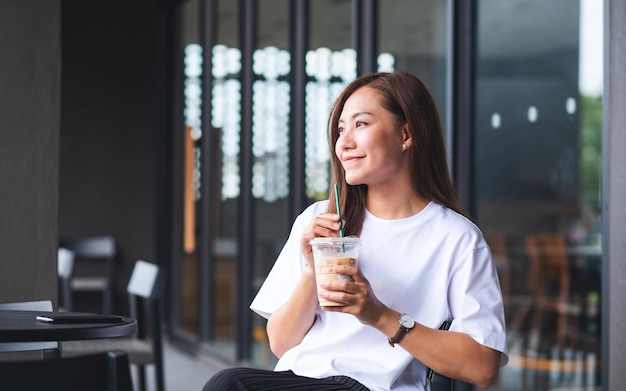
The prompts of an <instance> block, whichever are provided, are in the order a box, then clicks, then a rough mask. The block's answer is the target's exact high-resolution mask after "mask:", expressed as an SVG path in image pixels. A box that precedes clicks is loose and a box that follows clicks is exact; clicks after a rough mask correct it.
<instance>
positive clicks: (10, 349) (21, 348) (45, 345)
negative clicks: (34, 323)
mask: <svg viewBox="0 0 626 391" xmlns="http://www.w3.org/2000/svg"><path fill="white" fill-rule="evenodd" d="M0 310H22V311H42V312H50V311H53V310H54V306H53V305H52V301H51V300H41V301H23V302H16V303H0ZM36 350H41V357H42V358H43V359H49V358H58V357H59V356H60V355H59V343H58V342H56V341H51V342H0V352H2V353H14V352H29V351H36Z"/></svg>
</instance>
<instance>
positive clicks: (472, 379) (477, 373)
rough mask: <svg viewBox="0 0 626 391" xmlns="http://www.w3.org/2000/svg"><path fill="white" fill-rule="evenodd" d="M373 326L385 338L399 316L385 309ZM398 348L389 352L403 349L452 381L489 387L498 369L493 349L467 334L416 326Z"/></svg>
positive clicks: (394, 331) (395, 330) (393, 331)
mask: <svg viewBox="0 0 626 391" xmlns="http://www.w3.org/2000/svg"><path fill="white" fill-rule="evenodd" d="M384 314H385V315H383V316H381V317H380V318H379V320H378V322H377V323H376V324H374V325H373V326H374V327H375V328H377V329H378V330H380V331H381V332H382V333H383V334H385V335H387V336H390V337H391V336H393V335H395V334H396V332H397V331H398V327H399V323H398V318H399V316H400V313H398V312H397V311H393V310H390V309H387V310H386V311H385V312H384ZM399 345H400V346H401V347H399V346H396V347H393V348H392V347H391V346H389V349H402V348H404V349H405V350H407V351H408V352H409V353H411V355H413V356H414V357H415V358H417V359H418V360H420V361H421V362H423V363H424V364H425V365H427V366H428V367H430V368H431V369H432V370H433V371H435V372H437V373H439V374H441V375H443V376H447V377H450V378H453V379H458V380H462V381H465V382H468V383H472V384H475V385H476V386H478V387H481V388H487V387H490V386H491V385H492V384H493V382H494V381H495V380H496V378H497V376H498V372H499V370H500V355H501V353H500V352H499V351H497V350H494V349H491V348H489V347H486V346H483V345H481V344H479V343H478V342H476V341H475V340H474V339H473V338H472V337H470V336H469V335H467V334H464V333H460V332H455V331H443V330H438V329H431V328H429V327H426V326H424V325H421V324H419V323H415V327H414V328H413V329H411V330H410V331H409V332H408V333H407V334H405V335H404V337H403V338H402V340H401V341H400V343H399Z"/></svg>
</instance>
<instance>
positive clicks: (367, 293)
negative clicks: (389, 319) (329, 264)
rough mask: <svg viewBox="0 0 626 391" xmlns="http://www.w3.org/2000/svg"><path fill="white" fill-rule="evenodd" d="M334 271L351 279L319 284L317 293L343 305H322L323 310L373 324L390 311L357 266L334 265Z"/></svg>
mask: <svg viewBox="0 0 626 391" xmlns="http://www.w3.org/2000/svg"><path fill="white" fill-rule="evenodd" d="M334 271H335V272H337V273H339V274H343V275H347V276H350V277H352V279H353V280H354V281H353V282H352V281H332V282H324V283H321V284H320V285H319V288H318V295H319V296H320V297H323V298H325V299H328V300H332V301H337V302H340V303H344V304H345V306H341V307H340V306H337V307H322V308H323V309H324V310H325V311H334V312H344V313H347V314H352V315H354V316H356V318H357V319H358V320H359V321H360V322H361V323H363V324H366V325H370V326H374V325H376V323H377V322H378V321H379V319H380V317H381V316H382V315H383V313H385V312H389V311H391V310H390V309H389V308H388V307H387V306H386V305H384V304H383V303H382V302H380V300H378V298H377V297H376V295H375V294H374V291H373V290H372V286H371V285H370V283H369V281H368V280H367V278H365V276H363V274H362V273H361V271H360V270H359V269H358V267H354V266H335V267H334Z"/></svg>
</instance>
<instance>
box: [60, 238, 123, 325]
mask: <svg viewBox="0 0 626 391" xmlns="http://www.w3.org/2000/svg"><path fill="white" fill-rule="evenodd" d="M59 247H61V248H66V249H68V250H71V251H72V252H73V253H74V270H73V276H72V278H71V284H70V286H71V288H70V289H71V291H72V292H100V293H101V294H102V312H103V313H105V314H110V313H112V302H113V278H114V275H115V257H116V251H117V249H116V243H115V239H114V238H113V237H112V236H88V237H82V238H71V239H63V240H61V241H60V246H59ZM65 309H66V310H67V311H72V308H71V307H68V308H65Z"/></svg>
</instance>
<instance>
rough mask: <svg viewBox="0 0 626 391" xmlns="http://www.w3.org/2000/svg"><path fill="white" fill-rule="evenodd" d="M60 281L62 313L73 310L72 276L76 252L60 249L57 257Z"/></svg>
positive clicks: (60, 306) (60, 308)
mask: <svg viewBox="0 0 626 391" xmlns="http://www.w3.org/2000/svg"><path fill="white" fill-rule="evenodd" d="M57 262H58V264H57V271H58V273H57V274H58V280H59V305H58V308H59V310H61V311H63V310H64V311H71V310H72V274H73V271H74V252H73V251H72V250H68V249H66V248H63V247H59V249H58V255H57Z"/></svg>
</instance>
